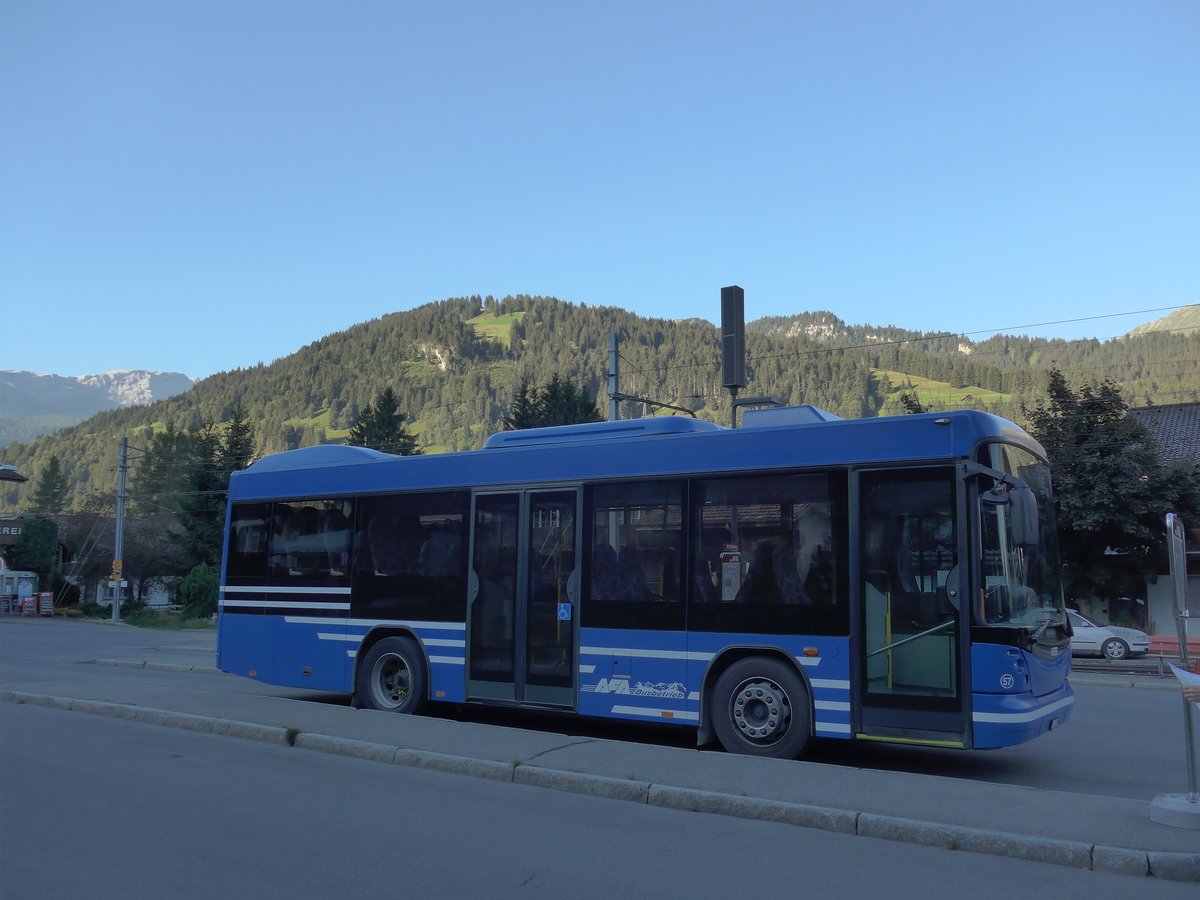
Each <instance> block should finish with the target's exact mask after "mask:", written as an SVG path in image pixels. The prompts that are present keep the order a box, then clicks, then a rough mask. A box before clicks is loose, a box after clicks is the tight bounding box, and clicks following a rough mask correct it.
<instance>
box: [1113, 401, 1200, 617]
mask: <svg viewBox="0 0 1200 900" xmlns="http://www.w3.org/2000/svg"><path fill="white" fill-rule="evenodd" d="M1129 416H1130V417H1131V418H1133V419H1135V420H1136V421H1138V422H1140V423H1141V424H1142V425H1144V426H1145V427H1146V429H1147V430H1148V431H1149V432H1150V433H1151V434H1152V435H1154V438H1155V440H1156V441H1157V442H1158V452H1159V456H1160V458H1161V459H1162V461H1163V463H1164V464H1166V465H1168V466H1174V465H1187V464H1189V463H1190V464H1191V465H1193V466H1195V467H1197V468H1200V403H1171V404H1168V405H1166V406H1143V407H1139V408H1137V409H1131V410H1129ZM1184 524H1185V525H1186V526H1187V529H1188V553H1187V569H1188V572H1187V579H1186V588H1185V589H1186V591H1187V603H1188V607H1189V608H1190V610H1191V614H1192V616H1193V617H1195V616H1197V615H1200V552H1198V551H1197V548H1200V522H1185V523H1184ZM1164 527H1165V525H1164ZM1146 602H1147V606H1148V613H1149V622H1150V630H1151V631H1152V632H1153V633H1154V634H1159V635H1174V634H1175V633H1176V632H1175V597H1174V593H1173V591H1172V589H1171V579H1170V577H1168V575H1167V561H1166V560H1165V559H1164V560H1163V561H1162V566H1161V568H1160V573H1159V575H1158V577H1157V578H1152V579H1151V580H1150V582H1149V583H1148V584H1147V585H1146ZM1197 630H1200V629H1198V628H1197V626H1195V625H1193V626H1192V628H1191V634H1192V636H1193V637H1195V636H1196V632H1197Z"/></svg>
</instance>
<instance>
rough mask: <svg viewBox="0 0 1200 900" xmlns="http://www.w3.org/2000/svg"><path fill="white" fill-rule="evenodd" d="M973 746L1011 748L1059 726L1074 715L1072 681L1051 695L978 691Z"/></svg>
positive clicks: (973, 712) (974, 711)
mask: <svg viewBox="0 0 1200 900" xmlns="http://www.w3.org/2000/svg"><path fill="white" fill-rule="evenodd" d="M971 699H972V702H973V705H974V708H973V711H972V713H971V725H972V741H971V743H972V746H973V747H975V748H976V749H977V750H986V749H991V748H995V747H1011V746H1013V745H1015V744H1023V743H1025V742H1026V741H1031V740H1033V739H1034V738H1035V737H1038V736H1039V735H1043V734H1046V733H1047V732H1049V731H1052V730H1053V729H1055V728H1058V727H1059V726H1060V725H1062V724H1063V723H1064V722H1066V721H1067V719H1068V718H1070V716H1071V710H1072V709H1073V708H1074V705H1075V694H1074V692H1073V691H1072V690H1071V683H1070V682H1069V681H1064V682H1063V685H1062V687H1060V688H1059V689H1058V690H1056V691H1053V692H1051V693H1049V694H1042V695H1041V696H1036V697H1035V696H1034V695H1033V693H1032V692H1028V691H1027V692H1024V693H1020V694H975V695H973V697H972V698H971Z"/></svg>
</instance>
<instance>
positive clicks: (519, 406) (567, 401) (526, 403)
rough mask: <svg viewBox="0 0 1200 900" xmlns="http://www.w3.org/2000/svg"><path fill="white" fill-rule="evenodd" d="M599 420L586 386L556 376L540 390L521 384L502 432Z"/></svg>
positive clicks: (527, 383) (600, 420)
mask: <svg viewBox="0 0 1200 900" xmlns="http://www.w3.org/2000/svg"><path fill="white" fill-rule="evenodd" d="M602 421H603V419H602V418H601V416H600V412H599V410H597V409H596V401H595V400H593V399H592V397H591V395H590V394H588V389H587V386H586V385H582V384H581V385H578V386H577V385H575V384H573V383H572V382H570V381H568V380H567V379H565V378H562V377H560V376H559V375H557V374H556V375H554V376H552V377H551V378H550V380H549V381H548V382H546V384H545V385H544V386H543V387H540V388H539V387H537V386H536V385H530V384H529V382H528V381H522V382H521V385H520V387H518V388H517V392H516V394H515V395H514V396H513V401H512V404H511V405H510V406H509V409H508V414H507V415H506V416H505V417H504V430H505V431H516V430H518V429H521V428H544V427H546V426H549V425H577V424H580V423H583V422H602Z"/></svg>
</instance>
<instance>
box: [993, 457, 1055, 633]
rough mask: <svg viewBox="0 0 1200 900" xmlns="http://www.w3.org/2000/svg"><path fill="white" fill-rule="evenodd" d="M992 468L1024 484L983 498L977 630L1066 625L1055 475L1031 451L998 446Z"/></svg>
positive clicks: (1039, 628) (1040, 628)
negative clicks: (1053, 484)
mask: <svg viewBox="0 0 1200 900" xmlns="http://www.w3.org/2000/svg"><path fill="white" fill-rule="evenodd" d="M989 449H990V455H991V459H990V463H991V466H992V467H993V468H994V469H996V470H998V471H1000V472H1003V473H1005V474H1008V475H1013V476H1015V477H1016V478H1019V479H1020V480H1021V482H1023V484H1022V485H1019V486H1016V487H1012V486H1010V489H1009V490H1008V491H1007V495H1006V496H1005V497H1004V498H1003V500H1004V501H1005V502H997V501H996V500H995V499H989V498H986V497H981V498H980V503H979V506H980V510H979V513H980V533H981V538H982V540H981V550H982V559H981V561H980V572H981V574H982V591H981V595H980V598H979V605H978V607H977V609H976V610H975V621H976V624H977V625H1002V626H1009V627H1012V626H1018V627H1032V628H1036V629H1038V630H1039V631H1044V630H1045V629H1046V628H1047V627H1049V626H1055V625H1061V624H1062V623H1063V622H1064V621H1065V616H1066V613H1065V611H1064V608H1063V594H1062V582H1061V579H1060V575H1059V561H1058V542H1057V540H1056V537H1055V525H1054V506H1053V497H1052V494H1051V491H1050V469H1049V466H1047V465H1046V464H1045V463H1044V462H1042V461H1041V460H1039V459H1037V458H1036V457H1035V456H1033V454H1031V453H1029V452H1028V451H1027V450H1023V449H1021V448H1019V447H1014V446H1012V445H1009V444H993V445H991V447H990V448H989Z"/></svg>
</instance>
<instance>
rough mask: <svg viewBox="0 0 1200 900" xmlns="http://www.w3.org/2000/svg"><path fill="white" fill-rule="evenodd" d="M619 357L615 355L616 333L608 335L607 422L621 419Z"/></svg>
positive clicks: (612, 332) (611, 332)
mask: <svg viewBox="0 0 1200 900" xmlns="http://www.w3.org/2000/svg"><path fill="white" fill-rule="evenodd" d="M620 394H621V357H620V354H618V353H617V333H616V332H615V331H610V332H609V333H608V421H610V422H616V421H617V420H618V419H620V418H621V397H620Z"/></svg>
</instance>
